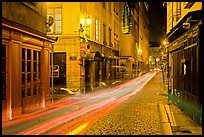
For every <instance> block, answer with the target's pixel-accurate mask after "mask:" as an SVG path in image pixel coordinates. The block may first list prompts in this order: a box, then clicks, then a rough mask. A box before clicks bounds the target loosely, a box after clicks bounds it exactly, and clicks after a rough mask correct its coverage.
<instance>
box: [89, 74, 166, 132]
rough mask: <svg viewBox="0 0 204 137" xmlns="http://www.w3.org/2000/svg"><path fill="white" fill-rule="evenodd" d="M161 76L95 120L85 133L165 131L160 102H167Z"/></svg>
mask: <svg viewBox="0 0 204 137" xmlns="http://www.w3.org/2000/svg"><path fill="white" fill-rule="evenodd" d="M160 79H161V75H160V74H157V75H155V77H154V78H153V79H152V80H151V81H149V82H148V83H147V85H146V86H144V87H143V89H142V90H141V91H139V92H138V93H137V94H136V95H134V96H132V97H131V98H130V99H128V100H127V101H125V102H124V103H123V104H121V105H120V106H119V107H117V108H116V109H115V110H113V111H112V112H111V113H109V114H108V115H106V116H105V117H103V118H101V119H99V120H98V121H96V122H95V123H94V124H93V125H92V126H91V128H90V129H89V130H88V131H87V132H86V133H85V134H86V135H101V134H102V135H149V134H151V135H159V134H163V130H162V125H161V123H162V121H161V118H160V113H159V107H158V105H159V103H166V101H167V95H165V94H164V91H163V90H162V88H161V87H162V83H160V82H161V80H160Z"/></svg>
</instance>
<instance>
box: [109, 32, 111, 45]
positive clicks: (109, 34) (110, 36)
mask: <svg viewBox="0 0 204 137" xmlns="http://www.w3.org/2000/svg"><path fill="white" fill-rule="evenodd" d="M109 42H110V45H111V28H109Z"/></svg>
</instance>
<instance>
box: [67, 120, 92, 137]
mask: <svg viewBox="0 0 204 137" xmlns="http://www.w3.org/2000/svg"><path fill="white" fill-rule="evenodd" d="M88 124H89V122H87V123H84V124H82V125H81V126H79V127H77V128H76V129H74V130H72V131H71V132H69V133H68V134H67V135H76V134H78V133H79V132H80V131H82V130H83V129H85V128H86V126H87V125H88Z"/></svg>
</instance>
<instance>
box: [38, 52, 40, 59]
mask: <svg viewBox="0 0 204 137" xmlns="http://www.w3.org/2000/svg"><path fill="white" fill-rule="evenodd" d="M38 61H40V51H38Z"/></svg>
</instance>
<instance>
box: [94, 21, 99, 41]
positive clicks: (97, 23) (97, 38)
mask: <svg viewBox="0 0 204 137" xmlns="http://www.w3.org/2000/svg"><path fill="white" fill-rule="evenodd" d="M98 35H99V21H98V20H96V37H95V39H96V41H99V36H98Z"/></svg>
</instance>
